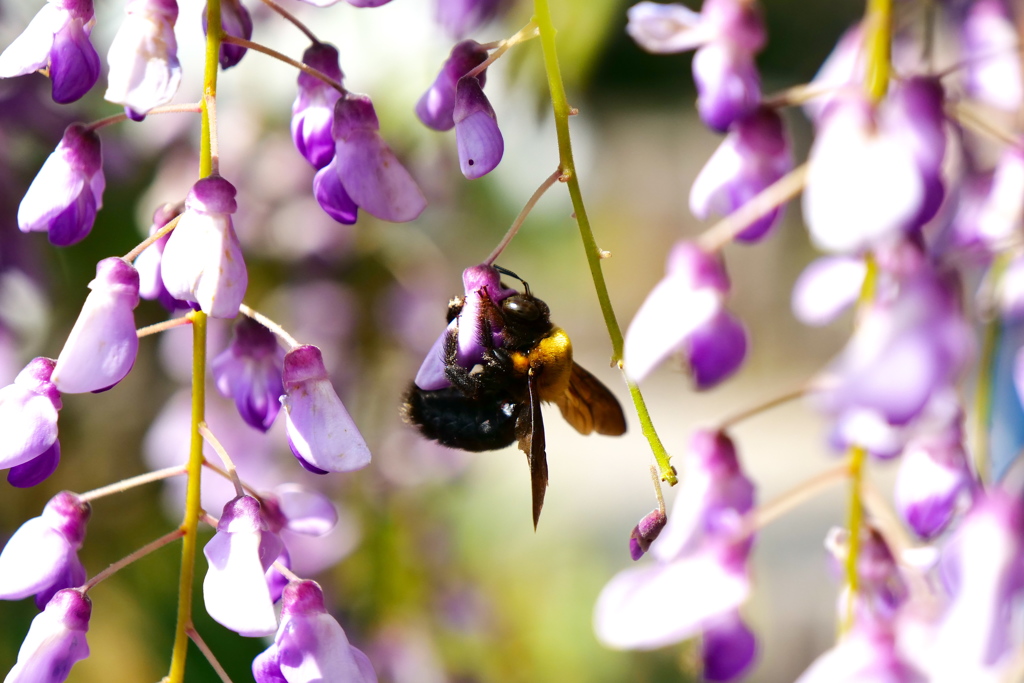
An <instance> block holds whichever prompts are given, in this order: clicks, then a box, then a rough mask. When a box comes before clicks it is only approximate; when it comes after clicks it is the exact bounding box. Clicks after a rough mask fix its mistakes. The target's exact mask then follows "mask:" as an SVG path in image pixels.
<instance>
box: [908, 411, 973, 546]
mask: <svg viewBox="0 0 1024 683" xmlns="http://www.w3.org/2000/svg"><path fill="white" fill-rule="evenodd" d="M962 421H963V415H962V414H959V413H958V414H957V417H956V418H955V419H954V420H953V421H952V423H951V424H948V425H945V426H944V427H943V428H941V429H937V430H935V431H932V432H929V433H925V434H922V435H920V436H917V437H915V438H913V439H911V440H910V441H909V442H908V443H907V447H906V448H905V449H904V450H903V453H902V455H901V456H900V469H899V472H898V473H897V477H896V486H895V489H894V491H893V496H894V498H895V499H896V509H897V510H898V511H899V512H900V515H901V516H902V517H903V519H905V520H906V522H907V524H908V525H909V526H910V528H911V529H913V530H914V531H915V532H916V533H917V535H918V536H921V537H922V538H926V539H930V538H934V537H935V536H937V535H939V534H940V533H942V531H943V530H944V529H945V528H946V527H947V526H948V525H949V523H950V522H951V521H952V520H953V515H954V513H955V512H956V510H957V503H958V502H959V501H960V500H961V498H962V497H964V495H965V494H968V493H970V492H971V491H972V490H973V488H974V486H973V484H974V480H973V477H972V475H971V471H970V467H969V465H968V462H967V453H966V452H965V451H964V445H963V442H964V436H963V426H962Z"/></svg>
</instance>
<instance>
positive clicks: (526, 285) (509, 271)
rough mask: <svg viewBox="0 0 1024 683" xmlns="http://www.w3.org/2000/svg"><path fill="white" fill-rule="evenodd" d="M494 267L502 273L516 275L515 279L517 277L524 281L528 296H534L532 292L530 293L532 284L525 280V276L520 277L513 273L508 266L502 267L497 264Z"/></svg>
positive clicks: (510, 275)
mask: <svg viewBox="0 0 1024 683" xmlns="http://www.w3.org/2000/svg"><path fill="white" fill-rule="evenodd" d="M494 269H495V270H496V271H498V272H499V273H501V274H502V275H508V276H509V277H514V278H515V279H517V280H519V281H520V282H522V283H523V288H524V289H525V290H526V296H533V295H532V294H530V285H529V283H527V282H526V280H524V279H523V278H521V277H519V276H518V275H516V274H515V273H513V272H512V271H511V270H509V269H508V268H502V267H501V266H497V265H496V266H494Z"/></svg>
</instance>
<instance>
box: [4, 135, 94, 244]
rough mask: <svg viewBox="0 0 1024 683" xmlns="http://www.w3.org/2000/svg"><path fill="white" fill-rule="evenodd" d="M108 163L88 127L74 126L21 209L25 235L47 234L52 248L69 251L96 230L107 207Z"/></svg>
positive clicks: (28, 194) (22, 201)
mask: <svg viewBox="0 0 1024 683" xmlns="http://www.w3.org/2000/svg"><path fill="white" fill-rule="evenodd" d="M105 184H106V183H105V180H104V177H103V157H102V152H101V149H100V139H99V136H97V135H96V133H95V132H94V131H91V130H89V129H88V128H86V127H85V126H84V125H82V124H72V125H70V126H68V127H67V129H66V130H65V131H64V137H63V138H61V141H60V144H59V145H57V148H56V149H55V150H54V152H53V154H51V155H50V156H49V157H48V158H47V160H46V162H45V163H44V164H43V166H42V168H40V169H39V173H38V174H37V175H36V177H35V179H34V180H33V181H32V184H31V185H30V186H29V188H28V191H27V192H26V193H25V197H24V198H23V199H22V200H21V204H20V205H19V206H18V227H19V228H20V229H21V231H22V232H47V233H48V236H49V239H50V242H51V243H52V244H55V245H57V246H68V245H70V244H74V243H76V242H79V241H81V240H82V239H84V238H85V236H86V235H88V234H89V232H90V231H91V230H92V226H93V223H94V222H95V219H96V211H97V210H98V209H100V208H101V207H102V206H103V190H104V187H105Z"/></svg>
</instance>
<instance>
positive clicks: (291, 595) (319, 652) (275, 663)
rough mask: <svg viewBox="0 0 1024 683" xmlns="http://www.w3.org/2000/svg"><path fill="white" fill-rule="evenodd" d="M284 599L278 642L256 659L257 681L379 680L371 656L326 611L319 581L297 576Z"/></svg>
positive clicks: (341, 682) (343, 682) (332, 682)
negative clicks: (298, 579)
mask: <svg viewBox="0 0 1024 683" xmlns="http://www.w3.org/2000/svg"><path fill="white" fill-rule="evenodd" d="M283 598H284V601H283V604H282V607H281V626H280V627H279V628H278V630H277V635H276V636H274V643H273V644H272V645H271V646H270V647H269V648H267V649H266V650H265V651H264V652H263V653H262V654H260V655H259V656H257V657H256V659H255V660H254V661H253V663H252V674H253V677H254V678H255V679H256V683H314V682H316V681H322V683H377V674H376V673H375V672H374V670H373V665H372V664H371V663H370V660H369V658H368V657H367V656H366V655H365V654H363V653H362V652H361V651H360V650H358V649H356V648H355V647H354V646H352V645H351V644H350V643H349V641H348V638H347V637H346V636H345V631H344V630H342V628H341V625H339V624H338V622H337V621H336V620H335V619H334V617H332V616H331V615H330V614H328V612H327V608H326V606H325V605H324V594H323V591H322V590H321V589H320V586H319V585H317V584H316V583H315V582H313V581H293V582H292V583H290V584H288V586H287V587H286V588H285V589H284V596H283Z"/></svg>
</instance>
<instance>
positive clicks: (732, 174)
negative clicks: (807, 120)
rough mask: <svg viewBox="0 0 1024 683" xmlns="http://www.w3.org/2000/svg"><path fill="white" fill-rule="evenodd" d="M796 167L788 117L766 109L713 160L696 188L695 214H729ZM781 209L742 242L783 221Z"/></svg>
mask: <svg viewBox="0 0 1024 683" xmlns="http://www.w3.org/2000/svg"><path fill="white" fill-rule="evenodd" d="M792 169H793V155H792V152H791V150H790V145H789V139H788V138H787V137H786V132H785V129H784V128H783V125H782V119H781V118H779V115H778V114H776V113H775V112H774V111H773V110H771V109H768V108H761V109H758V110H756V111H755V112H754V113H753V114H750V115H749V116H746V117H744V118H742V119H740V120H738V121H736V123H735V124H734V125H733V127H732V128H731V129H730V131H729V134H728V135H727V136H726V138H725V140H724V141H723V142H722V144H721V145H719V147H718V149H717V150H715V153H714V154H713V155H711V158H710V159H708V162H707V164H705V165H704V168H703V169H702V170H701V172H700V174H699V175H698V176H697V179H696V180H695V181H694V182H693V187H692V188H691V190H690V210H691V211H692V212H693V215H695V216H697V217H698V218H701V219H707V218H708V217H709V216H711V215H713V214H714V215H718V216H727V215H729V214H730V213H732V212H733V211H735V210H736V209H738V208H740V207H741V206H743V205H744V204H746V203H747V202H748V201H750V200H751V199H752V198H753V197H754V196H755V195H757V194H758V193H759V192H761V191H762V190H764V189H765V188H766V187H768V186H769V185H771V184H772V183H774V182H775V181H777V180H779V179H780V178H781V177H782V176H784V175H785V174H786V173H788V172H789V171H791V170H792ZM782 212H783V207H782V206H780V207H777V208H775V209H773V210H772V211H769V212H768V213H767V214H766V215H764V216H763V217H761V218H759V219H758V220H757V221H755V222H754V223H753V224H751V225H750V227H748V228H746V229H745V230H743V231H742V232H740V233H739V234H738V235H737V236H736V239H738V240H740V241H743V242H755V241H757V240H759V239H761V238H762V237H764V236H765V235H766V234H767V233H768V231H769V230H771V228H772V227H773V226H774V225H776V224H778V222H779V220H780V219H781V218H782Z"/></svg>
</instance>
